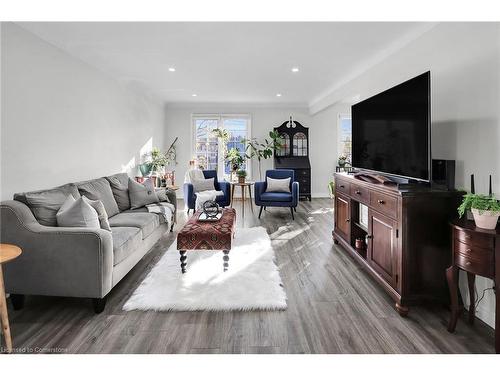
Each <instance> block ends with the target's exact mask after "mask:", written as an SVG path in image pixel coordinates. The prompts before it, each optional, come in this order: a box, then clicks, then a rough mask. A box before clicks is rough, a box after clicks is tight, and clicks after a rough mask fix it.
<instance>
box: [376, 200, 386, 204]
mask: <svg viewBox="0 0 500 375" xmlns="http://www.w3.org/2000/svg"><path fill="white" fill-rule="evenodd" d="M377 202H378V203H379V204H384V203H385V202H384V201H383V200H382V199H378V200H377Z"/></svg>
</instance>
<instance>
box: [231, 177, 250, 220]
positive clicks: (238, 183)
mask: <svg viewBox="0 0 500 375" xmlns="http://www.w3.org/2000/svg"><path fill="white" fill-rule="evenodd" d="M230 184H231V208H232V207H233V200H234V191H235V190H236V186H239V187H240V188H241V216H245V188H246V187H248V197H249V198H250V209H251V210H252V212H253V204H252V186H253V185H255V182H254V181H245V182H230Z"/></svg>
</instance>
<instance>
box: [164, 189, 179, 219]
mask: <svg viewBox="0 0 500 375" xmlns="http://www.w3.org/2000/svg"><path fill="white" fill-rule="evenodd" d="M166 192H167V197H168V200H169V201H170V203H171V204H173V206H174V213H173V215H174V223H176V222H177V193H176V192H175V190H172V189H167V190H166Z"/></svg>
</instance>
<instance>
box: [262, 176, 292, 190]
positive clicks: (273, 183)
mask: <svg viewBox="0 0 500 375" xmlns="http://www.w3.org/2000/svg"><path fill="white" fill-rule="evenodd" d="M290 180H291V178H290V177H288V178H271V177H266V185H267V188H266V193H280V192H281V193H290Z"/></svg>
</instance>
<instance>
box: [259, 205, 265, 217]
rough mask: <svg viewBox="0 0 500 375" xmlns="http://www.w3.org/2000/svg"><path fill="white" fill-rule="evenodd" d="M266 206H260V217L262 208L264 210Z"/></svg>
mask: <svg viewBox="0 0 500 375" xmlns="http://www.w3.org/2000/svg"><path fill="white" fill-rule="evenodd" d="M264 208H265V207H264V206H260V210H259V219H260V215H262V210H263V209H264Z"/></svg>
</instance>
